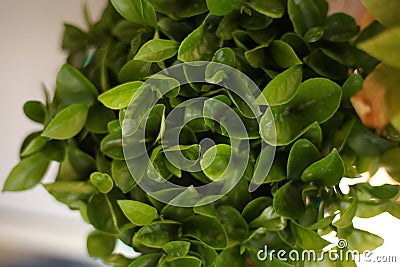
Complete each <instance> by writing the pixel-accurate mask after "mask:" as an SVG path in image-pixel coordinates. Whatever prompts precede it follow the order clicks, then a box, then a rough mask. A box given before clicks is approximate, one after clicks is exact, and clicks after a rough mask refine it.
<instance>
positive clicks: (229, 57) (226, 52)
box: [212, 47, 235, 67]
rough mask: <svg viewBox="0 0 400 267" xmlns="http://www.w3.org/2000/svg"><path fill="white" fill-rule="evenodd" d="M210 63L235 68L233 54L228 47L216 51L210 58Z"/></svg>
mask: <svg viewBox="0 0 400 267" xmlns="http://www.w3.org/2000/svg"><path fill="white" fill-rule="evenodd" d="M212 61H213V62H218V63H221V64H225V65H228V66H231V67H234V66H235V52H234V51H233V50H232V49H231V48H229V47H224V48H221V49H218V50H217V51H216V52H215V54H214V56H213V58H212Z"/></svg>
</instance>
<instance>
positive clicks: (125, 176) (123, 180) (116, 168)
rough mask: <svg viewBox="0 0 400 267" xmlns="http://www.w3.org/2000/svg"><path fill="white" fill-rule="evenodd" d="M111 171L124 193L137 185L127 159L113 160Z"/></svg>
mask: <svg viewBox="0 0 400 267" xmlns="http://www.w3.org/2000/svg"><path fill="white" fill-rule="evenodd" d="M111 173H112V178H113V180H114V182H115V184H116V185H117V186H118V187H119V189H121V191H122V193H124V194H126V193H128V192H129V191H131V190H132V189H133V188H134V187H135V186H136V182H135V180H134V179H133V177H132V175H131V173H130V171H129V169H128V166H127V165H126V162H125V160H113V162H112V164H111Z"/></svg>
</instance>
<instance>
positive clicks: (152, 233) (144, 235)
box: [133, 220, 181, 249]
mask: <svg viewBox="0 0 400 267" xmlns="http://www.w3.org/2000/svg"><path fill="white" fill-rule="evenodd" d="M180 235H181V233H180V224H179V223H177V222H174V221H166V220H165V221H157V222H153V223H151V224H149V225H146V226H144V227H142V228H140V230H139V231H138V232H137V233H136V234H135V235H134V237H133V244H135V243H138V242H139V243H141V244H143V245H145V246H147V247H150V248H160V249H161V248H162V247H163V246H165V244H167V243H168V242H170V241H174V240H177V239H178V238H179V237H180Z"/></svg>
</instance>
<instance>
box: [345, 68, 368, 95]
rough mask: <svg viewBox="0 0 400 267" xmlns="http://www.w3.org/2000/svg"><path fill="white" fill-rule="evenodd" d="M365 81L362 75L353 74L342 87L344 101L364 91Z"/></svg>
mask: <svg viewBox="0 0 400 267" xmlns="http://www.w3.org/2000/svg"><path fill="white" fill-rule="evenodd" d="M363 81H364V80H363V78H362V77H361V76H360V75H357V74H351V75H350V76H349V77H348V78H347V80H346V81H345V82H344V84H343V86H342V92H343V94H342V95H343V96H342V98H343V99H344V100H345V99H346V100H347V99H350V97H351V96H353V95H354V94H355V93H357V92H358V91H360V90H361V89H362V85H363Z"/></svg>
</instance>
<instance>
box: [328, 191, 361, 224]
mask: <svg viewBox="0 0 400 267" xmlns="http://www.w3.org/2000/svg"><path fill="white" fill-rule="evenodd" d="M357 205H358V201H357V198H354V199H353V201H352V202H351V204H350V206H349V207H348V208H347V209H346V210H344V211H341V212H340V219H339V220H337V221H335V222H334V223H333V225H334V226H336V227H337V228H343V229H345V228H347V227H349V226H352V225H353V218H354V216H356V212H357Z"/></svg>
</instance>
